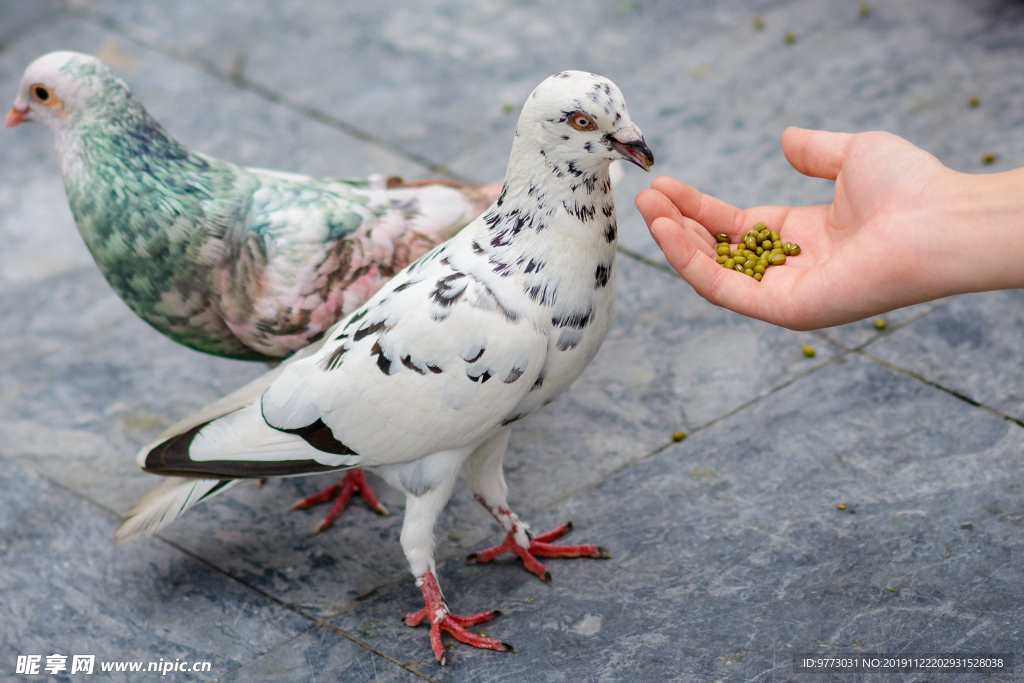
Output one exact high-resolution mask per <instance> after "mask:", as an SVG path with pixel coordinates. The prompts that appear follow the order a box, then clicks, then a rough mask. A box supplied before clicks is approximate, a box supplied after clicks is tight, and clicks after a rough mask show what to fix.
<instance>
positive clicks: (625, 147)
mask: <svg viewBox="0 0 1024 683" xmlns="http://www.w3.org/2000/svg"><path fill="white" fill-rule="evenodd" d="M620 137H621V138H623V139H621V140H620V139H619V138H620ZM632 138H636V139H632ZM608 140H609V141H610V142H611V143H612V149H614V150H615V151H616V152H618V153H619V154H621V155H622V158H623V159H625V160H626V161H629V162H630V163H634V164H636V165H637V166H639V167H640V168H642V169H644V170H645V171H647V172H648V173H650V172H651V166H653V165H654V152H652V151H651V148H650V147H648V146H647V143H646V142H644V136H643V135H640V131H639V130H636V129H635V128H634V130H628V129H627V130H623V131H620V132H619V133H618V134H616V135H609V136H608Z"/></svg>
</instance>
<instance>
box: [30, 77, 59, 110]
mask: <svg viewBox="0 0 1024 683" xmlns="http://www.w3.org/2000/svg"><path fill="white" fill-rule="evenodd" d="M28 94H29V95H31V96H32V99H33V100H35V101H36V102H38V103H39V104H41V105H43V106H44V107H48V108H49V109H50V110H51V111H54V112H56V113H57V114H59V115H61V116H64V103H63V102H61V100H60V98H59V97H57V96H56V95H55V94H54V93H53V91H52V90H50V89H49V88H48V87H46V86H45V85H43V84H42V83H33V84H32V85H31V86H30V87H29V89H28Z"/></svg>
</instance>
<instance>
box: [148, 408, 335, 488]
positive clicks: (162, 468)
mask: <svg viewBox="0 0 1024 683" xmlns="http://www.w3.org/2000/svg"><path fill="white" fill-rule="evenodd" d="M208 424H210V423H209V422H204V423H203V424H201V425H199V426H197V427H193V428H192V429H190V430H188V431H187V432H185V433H184V434H179V435H178V436H173V437H171V438H170V439H167V440H166V441H164V442H162V443H160V444H158V445H157V446H156V447H154V448H153V450H151V451H150V452H149V454H148V455H146V464H145V465H144V466H143V468H142V469H143V470H145V471H146V472H151V473H153V474H162V475H164V476H173V477H197V478H202V479H259V478H262V477H282V476H287V475H291V474H312V473H314V472H328V471H331V470H338V469H344V468H341V467H332V466H330V465H324V464H323V463H319V462H317V461H316V460H201V461H195V460H192V459H191V458H190V457H189V455H188V451H189V446H191V445H192V440H193V439H195V437H196V434H198V433H199V432H200V430H202V428H203V427H205V426H206V425H208ZM321 424H323V423H321ZM303 438H305V437H303ZM306 440H307V441H309V439H306ZM311 445H313V444H311ZM313 447H314V448H316V446H315V445H313ZM329 452H335V451H329ZM348 453H351V451H348ZM207 495H210V494H207Z"/></svg>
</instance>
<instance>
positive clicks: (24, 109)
mask: <svg viewBox="0 0 1024 683" xmlns="http://www.w3.org/2000/svg"><path fill="white" fill-rule="evenodd" d="M0 111H3V110H2V109H0ZM27 113H28V105H27V104H25V103H24V102H22V100H21V98H20V97H19V98H18V99H16V100H14V106H13V107H11V110H10V111H9V112H7V127H8V128H14V127H15V126H16V125H18V124H19V123H21V122H22V121H24V120H25V115H26V114H27Z"/></svg>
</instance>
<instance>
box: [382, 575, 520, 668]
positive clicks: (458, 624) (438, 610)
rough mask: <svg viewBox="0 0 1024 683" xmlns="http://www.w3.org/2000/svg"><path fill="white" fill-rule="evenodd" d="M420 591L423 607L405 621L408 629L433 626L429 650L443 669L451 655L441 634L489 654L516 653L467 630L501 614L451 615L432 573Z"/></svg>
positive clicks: (422, 584) (426, 577)
mask: <svg viewBox="0 0 1024 683" xmlns="http://www.w3.org/2000/svg"><path fill="white" fill-rule="evenodd" d="M420 582H421V585H420V590H422V591H423V601H424V605H423V607H422V608H420V609H419V610H417V611H415V612H410V613H409V614H406V615H404V616H403V617H402V621H404V622H405V624H406V625H407V626H419V625H420V624H421V623H423V620H424V619H426V620H427V621H428V622H429V623H430V647H431V649H432V650H433V651H434V658H435V659H437V661H438V662H439V663H440V664H441V666H444V665H445V664H447V663H448V653H447V652H446V651H445V649H444V645H443V644H442V643H441V631H447V632H448V633H450V634H452V635H453V636H454V637H455V639H456V640H458V641H459V642H462V643H465V644H466V645H472V646H473V647H479V648H483V649H486V650H497V651H498V652H515V651H516V649H515V648H514V647H513V646H512V644H511V643H506V642H503V641H500V640H498V639H497V638H488V637H487V636H481V635H477V634H476V633H470V632H469V631H467V630H466V628H465V627H466V626H475V625H477V624H482V623H483V622H485V621H490V620H491V619H494V618H495V617H498V616H501V611H500V610H496V609H492V610H486V611H484V612H477V613H476V614H452V612H450V611H449V610H448V605H447V604H445V601H444V597H443V596H442V595H441V588H440V587H439V586H438V585H437V579H436V578H435V577H434V574H433V572H431V571H429V570H428V571H427V573H426V574H424V575H423V576H422V577H420Z"/></svg>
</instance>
